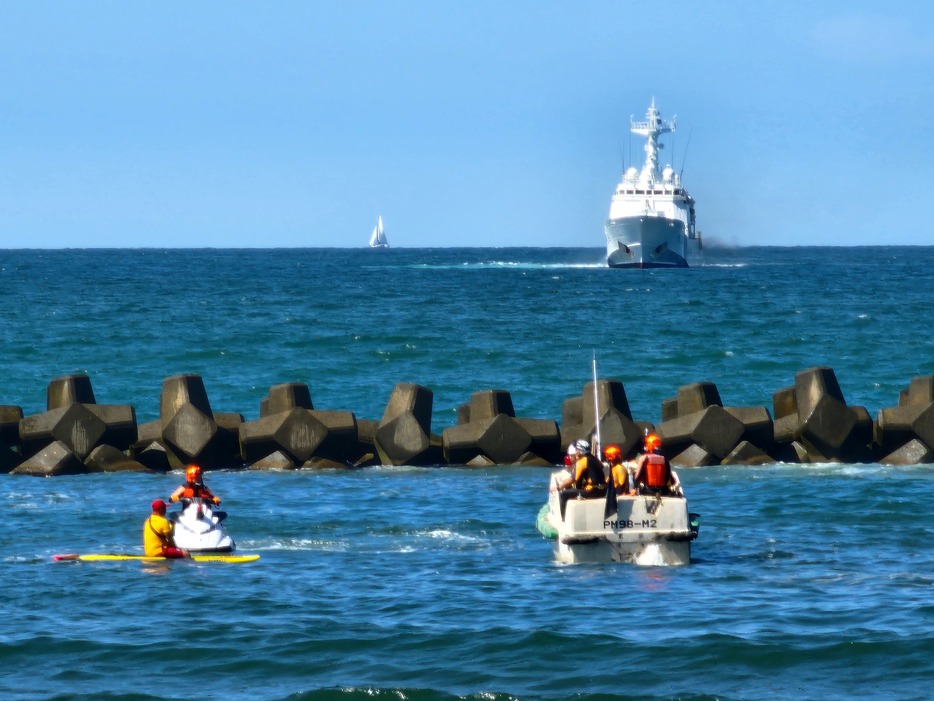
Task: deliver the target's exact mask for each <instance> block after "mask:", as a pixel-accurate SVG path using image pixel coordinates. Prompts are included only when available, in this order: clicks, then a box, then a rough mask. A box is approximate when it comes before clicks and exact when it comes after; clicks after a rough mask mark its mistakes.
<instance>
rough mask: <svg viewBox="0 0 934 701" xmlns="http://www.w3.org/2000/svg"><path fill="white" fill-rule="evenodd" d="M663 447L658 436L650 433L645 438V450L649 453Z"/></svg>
mask: <svg viewBox="0 0 934 701" xmlns="http://www.w3.org/2000/svg"><path fill="white" fill-rule="evenodd" d="M661 447H662V439H661V438H659V437H658V436H657V435H656V434H654V433H650V434H649V435H647V436H646V437H645V449H646V450H647V451H649V452H651V451H653V450H658V449H659V448H661Z"/></svg>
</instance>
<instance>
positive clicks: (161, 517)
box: [143, 499, 189, 558]
mask: <svg viewBox="0 0 934 701" xmlns="http://www.w3.org/2000/svg"><path fill="white" fill-rule="evenodd" d="M174 528H175V524H174V523H172V522H171V521H169V520H168V519H166V517H165V502H164V501H162V499H156V500H155V501H154V502H153V503H152V514H150V516H149V518H147V519H146V521H145V523H143V551H144V552H145V553H146V557H171V558H178V557H189V555H188V553H187V552H186V551H185V550H179V549H178V548H176V547H175V542H174V541H173V540H172V531H173V530H174Z"/></svg>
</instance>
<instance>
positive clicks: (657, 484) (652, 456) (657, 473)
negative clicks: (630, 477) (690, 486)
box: [632, 433, 682, 496]
mask: <svg viewBox="0 0 934 701" xmlns="http://www.w3.org/2000/svg"><path fill="white" fill-rule="evenodd" d="M661 450H662V439H661V438H659V437H658V436H657V435H655V434H654V433H650V434H648V435H647V436H646V437H645V452H644V453H643V454H642V455H640V456H639V457H638V458H636V477H635V480H634V482H635V483H636V485H637V486H638V493H639V494H661V495H662V496H681V495H682V493H681V483H680V482H679V481H678V476H677V475H676V474H675V473H674V472H673V471H672V469H671V463H670V462H668V458H666V457H665V456H664V455H662V452H661ZM632 493H633V494H635V490H634V491H633V492H632Z"/></svg>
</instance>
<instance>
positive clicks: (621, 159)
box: [617, 141, 626, 173]
mask: <svg viewBox="0 0 934 701" xmlns="http://www.w3.org/2000/svg"><path fill="white" fill-rule="evenodd" d="M617 143H618V144H619V162H620V165H621V166H622V168H623V172H624V173H625V172H626V159H625V158H623V142H622V141H618V142H617Z"/></svg>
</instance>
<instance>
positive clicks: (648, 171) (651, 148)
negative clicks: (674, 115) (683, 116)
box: [629, 97, 678, 183]
mask: <svg viewBox="0 0 934 701" xmlns="http://www.w3.org/2000/svg"><path fill="white" fill-rule="evenodd" d="M677 126H678V125H677V120H676V119H671V120H664V119H662V113H661V112H659V110H658V108H657V107H656V106H655V98H654V97H653V98H652V104H651V105H649V109H648V111H647V112H646V113H645V121H644V122H637V121H635V120H634V119H633V118H632V117H630V118H629V129H630V131H632V133H633V134H639V135H640V136H644V137H645V165H643V166H642V173H640V175H639V180H640V181H642V182H644V183H654V182H655V181H656V180H659V179H660V177H659V172H658V149H660V148H661V146H660V145H659V143H658V137H659V136H661V135H662V134H668V133H669V132H673V131H674V130H675V129H677Z"/></svg>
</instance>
